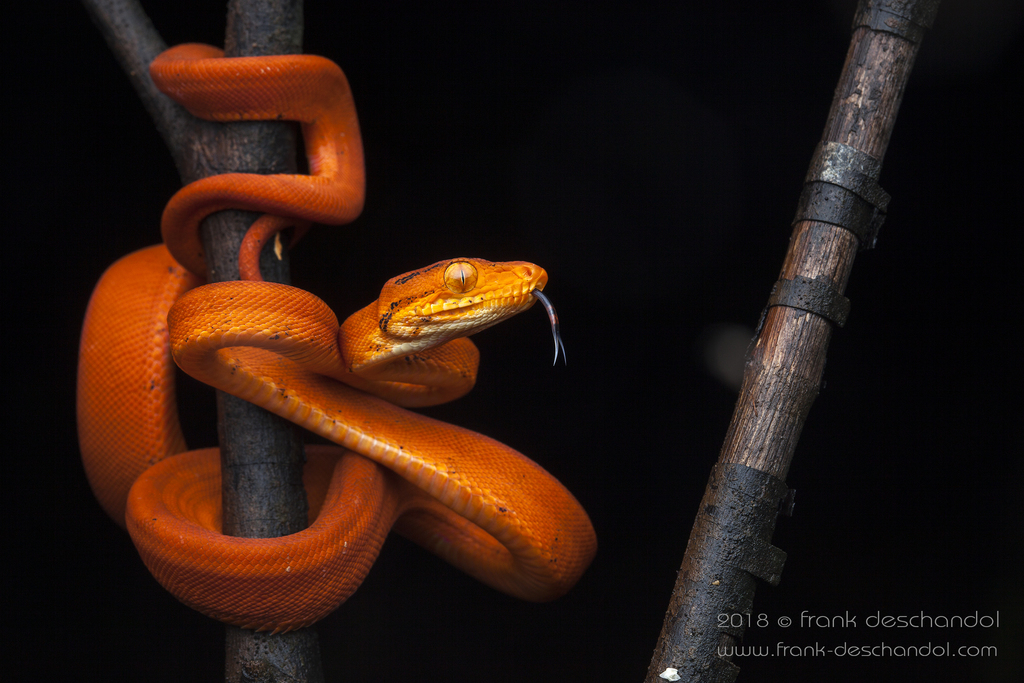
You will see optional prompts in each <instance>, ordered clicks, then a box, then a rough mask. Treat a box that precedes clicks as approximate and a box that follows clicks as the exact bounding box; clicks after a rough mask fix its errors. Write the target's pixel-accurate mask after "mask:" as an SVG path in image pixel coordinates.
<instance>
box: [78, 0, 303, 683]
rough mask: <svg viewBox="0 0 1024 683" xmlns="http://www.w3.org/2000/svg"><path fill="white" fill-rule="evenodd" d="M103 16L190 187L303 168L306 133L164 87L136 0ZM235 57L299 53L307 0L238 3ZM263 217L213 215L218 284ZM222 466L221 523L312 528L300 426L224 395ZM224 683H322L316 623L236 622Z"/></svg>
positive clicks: (271, 259)
mask: <svg viewBox="0 0 1024 683" xmlns="http://www.w3.org/2000/svg"><path fill="white" fill-rule="evenodd" d="M83 4H84V5H85V7H86V9H87V10H88V12H89V13H90V16H91V17H92V19H93V21H94V23H95V24H96V25H97V27H98V28H99V30H100V32H101V33H102V35H103V36H104V38H105V40H106V42H107V44H108V45H109V46H110V49H111V51H112V52H113V53H114V55H115V57H116V58H117V60H118V62H119V64H120V65H121V67H122V68H123V69H124V71H125V73H126V74H127V75H128V77H129V80H130V81H131V83H132V86H133V87H134V88H135V91H136V93H137V94H138V96H139V98H140V99H141V100H142V102H143V104H144V106H145V107H146V110H147V111H148V112H149V114H150V116H151V117H152V119H153V122H154V124H155V126H156V128H157V130H158V131H159V132H160V134H161V135H162V136H163V139H164V142H165V143H166V144H167V147H168V149H169V150H170V152H171V156H172V157H173V159H174V163H175V165H176V167H177V168H178V172H179V175H180V176H181V179H182V183H183V184H184V183H189V182H192V181H194V180H197V179H199V178H202V177H205V176H209V175H214V174H219V173H230V172H249V173H294V172H295V169H296V162H295V142H296V137H297V135H296V130H295V127H294V126H293V125H290V124H286V123H278V122H251V123H249V122H247V123H233V124H227V125H222V124H215V123H210V122H206V121H202V120H199V119H196V118H194V117H192V116H191V115H189V114H188V112H186V111H185V110H184V108H182V107H181V106H179V105H177V104H176V103H174V102H173V101H171V100H170V99H169V98H167V97H166V96H164V95H163V94H161V93H160V92H159V91H157V90H156V88H155V86H154V85H153V82H152V80H151V79H150V77H149V64H150V62H152V60H153V58H154V57H156V56H157V55H158V54H159V53H160V52H162V51H163V50H165V49H166V47H167V46H166V44H165V43H164V42H163V40H162V39H161V38H160V36H159V34H158V33H157V31H156V29H155V28H154V27H153V25H152V23H151V22H150V20H149V18H148V17H147V16H146V14H145V12H144V11H143V9H142V8H141V6H140V5H139V4H138V2H137V1H136V0H83ZM224 47H225V54H226V55H227V56H255V55H269V54H291V53H297V52H300V51H301V49H302V1H301V0H231V1H230V2H229V6H228V22H227V32H226V37H225V45H224ZM255 218H256V215H254V214H252V213H248V212H243V211H223V212H220V213H217V214H214V215H212V216H210V217H209V218H208V219H206V220H205V221H204V222H203V225H202V227H201V234H202V239H203V247H204V250H205V253H206V259H207V267H208V273H207V279H208V280H209V281H211V282H215V281H224V280H231V279H237V278H238V246H239V244H240V243H241V239H242V236H243V235H244V234H245V231H246V230H247V229H248V227H249V225H251V224H252V222H253V220H255ZM261 267H262V273H263V277H264V278H265V279H267V280H271V281H275V282H284V283H287V281H288V280H289V272H288V261H287V259H286V258H285V259H283V260H278V259H277V258H276V257H275V256H273V255H272V254H271V253H270V250H269V249H268V250H266V253H265V254H264V255H263V257H262V258H261ZM217 409H218V433H219V437H220V446H221V468H222V474H223V488H222V496H223V520H224V522H223V530H224V533H225V534H228V535H234V536H244V537H248V538H270V537H276V536H283V535H286V534H291V533H295V532H297V531H301V530H302V529H304V528H306V526H307V511H308V506H307V502H306V495H305V490H304V488H303V486H302V467H303V463H304V460H305V458H304V454H303V449H302V443H301V441H300V438H299V433H298V430H297V429H295V428H294V427H293V426H292V425H291V424H290V423H289V422H287V421H285V420H283V419H281V418H278V417H277V416H275V415H272V414H270V413H268V412H266V411H264V410H262V409H260V408H257V407H256V406H253V405H252V404H250V403H247V402H245V401H241V400H239V399H236V398H234V397H233V396H229V395H226V394H222V393H221V392H218V396H217ZM225 679H226V680H227V681H229V682H232V683H234V682H236V681H265V682H269V681H291V682H306V681H308V682H311V683H318V682H319V681H322V680H323V672H322V667H321V663H320V651H319V641H318V639H317V635H316V631H315V630H314V629H313V628H306V629H300V630H298V631H293V632H291V633H286V634H279V635H271V634H267V633H256V632H254V631H248V630H245V629H240V628H236V627H233V626H228V627H227V634H226V653H225Z"/></svg>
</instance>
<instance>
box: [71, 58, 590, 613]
mask: <svg viewBox="0 0 1024 683" xmlns="http://www.w3.org/2000/svg"><path fill="white" fill-rule="evenodd" d="M151 71H152V74H153V77H154V81H155V82H156V83H157V84H158V86H159V87H160V88H161V89H162V90H164V91H165V92H167V93H168V94H170V95H171V96H172V97H174V98H175V99H177V100H178V101H180V102H182V103H183V104H185V106H186V107H188V108H189V109H190V111H192V112H193V113H195V114H197V115H199V116H203V117H204V118H211V119H214V120H239V119H282V118H287V119H294V120H298V121H301V122H302V123H303V134H304V137H305V139H306V147H307V154H308V155H309V157H310V161H309V165H310V169H311V173H312V175H310V176H299V175H292V176H280V175H279V176H258V175H249V174H228V175H222V176H213V177H211V178H207V179H204V180H202V181H200V182H197V183H193V184H191V185H189V186H186V187H185V188H183V189H182V190H181V191H180V192H179V193H178V194H177V195H175V197H174V198H173V199H172V200H171V202H170V203H169V204H168V207H167V209H166V210H165V213H164V219H163V225H162V232H163V235H164V241H165V245H160V246H156V247H150V248H148V249H144V250H141V251H139V252H136V253H134V254H131V255H129V256H127V257H125V258H123V259H121V260H120V261H118V262H117V263H115V264H114V265H113V266H111V267H110V268H109V269H108V271H107V272H106V273H105V274H104V275H103V277H102V279H101V280H100V282H99V284H98V285H97V287H96V290H95V291H94V293H93V297H92V299H91V301H90V304H89V309H88V312H87V314H86V321H85V326H84V328H83V332H82V342H81V352H80V365H79V377H78V424H79V440H80V445H81V450H82V457H83V462H84V464H85V469H86V473H87V475H88V477H89V481H90V484H91V485H92V488H93V491H94V492H95V494H96V497H97V499H98V500H99V501H100V503H101V505H102V506H103V507H104V509H105V510H106V511H107V512H108V514H110V516H111V517H113V518H114V519H115V520H116V521H118V522H119V523H122V524H124V525H125V526H126V527H127V528H128V531H129V532H130V534H131V536H132V539H133V541H134V542H135V544H136V546H137V548H138V550H139V553H140V555H141V556H142V559H143V561H144V562H145V564H146V566H147V567H149V569H150V571H151V572H152V573H153V575H154V576H155V577H156V578H157V580H158V581H159V582H160V583H161V584H162V585H163V586H164V587H165V588H166V589H167V590H169V591H170V592H171V593H172V594H174V595H175V597H177V598H178V599H179V600H181V601H183V602H184V603H186V604H188V605H189V606H191V607H193V608H195V609H197V610H199V611H200V612H202V613H204V614H207V615H209V616H211V617H214V618H216V619H220V620H222V621H225V622H228V623H232V624H235V625H238V626H242V627H245V628H253V629H259V630H267V629H269V630H274V631H286V630H291V629H295V628H300V627H303V626H306V625H309V624H311V623H313V622H315V621H317V620H318V619H320V618H322V617H323V616H325V615H326V614H328V613H330V612H331V611H332V610H333V609H335V608H336V607H337V606H338V605H339V604H340V603H341V602H343V601H344V600H345V599H346V598H347V597H348V596H349V595H351V594H352V592H353V591H355V589H356V588H357V587H358V586H359V584H360V583H361V581H362V580H363V578H364V577H365V576H366V574H367V572H368V571H369V569H370V566H371V565H372V563H373V561H374V559H375V558H376V556H377V554H378V552H379V550H380V547H381V545H382V543H383V541H384V538H385V536H386V535H387V533H388V531H389V530H390V529H391V528H392V527H394V528H395V529H396V530H397V531H399V532H400V533H402V534H404V535H406V536H408V537H409V538H411V539H413V540H415V541H416V542H418V543H419V544H421V545H423V546H424V547H426V548H427V549H429V550H431V551H432V552H434V553H436V554H438V555H439V556H441V557H442V558H444V559H445V560H447V561H448V562H450V563H452V564H454V565H455V566H457V567H459V568H461V569H462V570H464V571H466V572H467V573H469V574H471V575H472V576H474V577H476V578H478V579H479V580H481V581H483V582H484V583H487V584H489V585H491V586H493V587H495V588H497V589H499V590H502V591H505V592H507V593H509V594H511V595H515V596H518V597H521V598H524V599H527V600H549V599H553V598H555V597H558V596H559V595H562V594H563V593H565V592H566V591H567V590H568V589H569V588H570V587H571V586H572V585H573V584H574V583H575V582H576V581H577V580H578V579H579V577H580V575H581V574H582V573H583V571H584V570H585V569H586V567H587V565H588V564H589V563H590V561H591V559H592V558H593V555H594V552H595V550H596V540H595V536H594V531H593V528H592V526H591V524H590V520H589V519H588V517H587V515H586V513H585V512H584V511H583V509H582V508H581V507H580V505H579V504H578V503H577V501H576V500H575V498H573V496H572V495H571V494H570V493H569V492H568V491H567V490H566V489H565V488H564V487H563V486H562V485H561V484H560V483H559V482H558V481H557V480H555V479H554V478H553V477H552V476H551V475H550V474H548V473H547V472H546V471H544V470H543V469H542V468H541V467H540V466H539V465H537V464H535V463H534V462H532V461H531V460H529V459H528V458H526V457H525V456H523V455H521V454H520V453H518V452H516V451H514V450H513V449H511V448H509V447H508V446H505V445H504V444H501V443H498V442H497V441H494V440H493V439H489V438H488V437H486V436H483V435H481V434H477V433H474V432H471V431H469V430H466V429H462V428H460V427H456V426H454V425H450V424H446V423H443V422H439V421H437V420H433V419H430V418H427V417H424V416H422V415H419V414H416V413H413V412H410V411H408V410H406V409H405V408H403V407H399V406H406V407H414V406H424V405H433V404H436V403H440V402H443V401H447V400H451V399H453V398H456V397H458V396H461V395H463V394H465V393H466V392H467V391H469V390H470V389H471V388H472V386H473V383H474V381H475V373H476V366H477V362H478V354H477V351H476V348H475V346H474V345H473V344H472V342H470V341H469V340H468V339H466V338H465V335H467V334H472V333H474V332H476V331H478V330H480V329H483V328H485V327H489V326H490V325H493V324H496V323H498V322H500V321H501V320H504V319H506V318H508V317H509V316H511V315H514V314H515V313H518V312H520V311H522V310H525V309H526V308H529V307H530V306H531V305H532V304H533V302H534V295H533V293H534V292H538V291H539V290H540V289H542V288H543V287H544V285H545V284H546V282H547V274H546V273H545V272H544V270H543V269H541V268H539V267H538V266H535V265H532V264H529V263H525V262H508V263H494V262H489V261H483V260H479V259H469V258H461V259H453V260H450V261H442V262H440V263H436V264H434V265H432V266H429V267H427V268H424V269H421V270H419V271H415V272H413V273H408V274H406V275H403V276H399V277H396V278H393V279H392V280H390V281H389V282H388V283H387V284H386V285H385V287H384V289H383V290H382V292H381V296H380V298H379V299H378V300H377V301H376V302H374V303H372V304H370V305H369V306H367V307H366V308H364V309H363V310H361V311H359V312H357V313H355V314H353V315H352V316H351V317H349V318H348V319H347V320H346V321H345V323H344V324H343V325H340V326H339V324H338V321H337V318H336V317H335V315H334V313H333V312H332V311H331V310H330V309H329V308H328V307H327V305H326V304H324V302H322V301H321V300H320V299H318V298H317V297H315V296H313V295H312V294H310V293H308V292H305V291H303V290H300V289H296V288H294V287H288V286H285V285H279V284H273V283H267V282H256V281H236V282H221V283H215V284H208V285H202V280H201V274H203V273H204V272H205V267H204V262H203V254H202V248H201V245H200V242H199V239H198V232H197V230H198V223H199V221H200V220H202V218H203V217H205V216H206V215H208V214H209V213H212V212H213V211H217V210H220V209H224V208H245V209H251V210H257V211H262V212H267V213H269V214H271V215H272V216H284V217H286V218H288V219H290V220H291V223H290V224H294V222H299V223H302V222H309V221H316V222H328V223H343V222H347V221H350V220H352V219H353V218H354V217H355V216H356V215H358V213H359V211H360V209H361V207H362V201H363V185H364V182H363V169H362V148H361V142H360V140H359V130H358V122H357V120H356V115H355V109H354V105H353V104H352V98H351V94H350V93H349V90H348V84H347V82H346V81H345V77H344V75H343V74H342V73H341V70H340V69H338V67H337V66H335V65H334V64H333V63H331V62H329V61H327V60H324V59H322V58H318V57H311V56H308V55H298V56H287V57H269V58H245V59H223V58H221V56H220V52H219V51H217V50H215V49H214V48H210V47H207V46H196V45H185V46H179V47H177V48H173V49H172V50H169V51H167V52H165V53H164V54H162V55H161V56H160V57H158V58H157V60H156V61H154V63H153V66H152V69H151ZM172 358H173V360H174V361H175V362H176V363H177V364H178V365H179V366H180V367H181V368H182V369H183V370H184V371H185V372H187V373H189V374H191V375H193V376H195V377H197V378H199V379H200V380H202V381H204V382H206V383H208V384H211V385H213V386H215V387H217V388H219V389H221V390H224V391H227V392H229V393H232V394H234V395H236V396H239V397H241V398H244V399H246V400H249V401H251V402H253V403H256V404H257V405H260V406H262V407H264V408H266V409H267V410H270V411H272V412H274V413H277V414H278V415H281V416H283V417H285V418H287V419H289V420H292V421H293V422H295V423H297V424H299V425H301V426H303V427H305V428H307V429H309V430H311V431H313V432H315V433H317V434H319V435H321V436H323V437H325V438H327V439H329V440H330V441H332V442H334V443H336V444H339V445H340V446H342V447H344V449H348V450H343V449H340V448H336V447H324V446H320V447H313V446H310V447H307V460H308V462H307V465H306V469H305V475H304V482H305V484H306V489H307V496H308V498H309V503H310V527H309V528H308V529H306V530H304V531H302V532H299V533H296V534H292V535H290V536H284V537H281V538H267V539H249V538H235V537H228V536H223V535H222V534H221V533H220V470H219V459H218V452H217V449H204V450H197V451H188V450H187V447H186V445H185V440H184V437H183V436H182V433H181V429H180V426H179V425H178V419H177V408H176V404H175V396H174V376H173V366H172V363H171V359H172ZM396 404H398V405H396Z"/></svg>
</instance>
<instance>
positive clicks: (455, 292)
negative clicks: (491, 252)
mask: <svg viewBox="0 0 1024 683" xmlns="http://www.w3.org/2000/svg"><path fill="white" fill-rule="evenodd" d="M547 281H548V274H547V273H546V272H545V271H544V269H543V268H541V267H540V266H536V265H534V264H532V263H527V262H525V261H506V262H500V263H499V262H494V261H485V260H483V259H475V258H459V259H451V260H447V261H439V262H437V263H435V264H433V265H431V266H427V267H426V268H422V269H420V270H414V271H412V272H411V273H406V274H404V275H399V276H398V277H395V278H392V279H390V280H388V281H387V283H386V284H385V285H384V288H383V289H382V290H381V293H380V297H379V298H378V299H377V315H378V327H379V328H380V332H381V334H382V335H384V336H385V337H388V338H391V339H394V340H395V341H396V342H397V343H399V344H402V345H406V344H408V345H412V346H413V347H417V348H411V349H410V350H408V351H405V352H404V353H409V352H411V351H415V350H419V349H418V347H420V346H421V345H422V346H424V347H425V346H433V345H435V344H442V343H444V342H446V341H449V340H451V339H455V338H457V337H466V336H469V335H471V334H475V333H477V332H480V331H481V330H485V329H487V328H488V327H491V326H492V325H496V324H498V323H500V322H501V321H503V320H507V319H508V318H510V317H512V316H513V315H515V314H516V313H520V312H521V311H525V310H526V309H527V308H529V307H530V306H532V305H533V303H534V297H533V296H532V295H531V293H532V292H533V291H534V290H535V289H536V290H539V289H543V288H544V285H545V284H547Z"/></svg>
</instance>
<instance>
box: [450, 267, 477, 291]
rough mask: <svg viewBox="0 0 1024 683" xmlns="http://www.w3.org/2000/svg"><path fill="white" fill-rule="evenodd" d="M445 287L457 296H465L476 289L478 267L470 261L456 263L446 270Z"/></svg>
mask: <svg viewBox="0 0 1024 683" xmlns="http://www.w3.org/2000/svg"><path fill="white" fill-rule="evenodd" d="M444 286H445V287H447V288H448V289H450V290H451V291H453V292H455V293H456V294H465V293H466V292H468V291H469V290H471V289H473V288H474V287H476V266H474V265H473V264H472V263H469V262H468V261H454V262H452V263H451V264H449V265H448V267H447V268H445V269H444Z"/></svg>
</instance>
